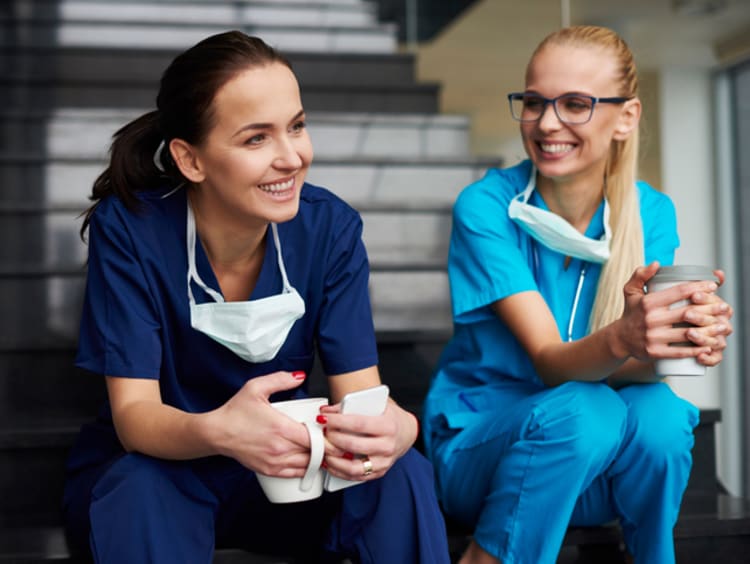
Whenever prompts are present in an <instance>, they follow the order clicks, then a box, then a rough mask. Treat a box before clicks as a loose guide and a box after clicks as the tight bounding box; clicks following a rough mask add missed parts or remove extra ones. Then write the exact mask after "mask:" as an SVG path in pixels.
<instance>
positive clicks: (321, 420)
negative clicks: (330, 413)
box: [315, 415, 328, 425]
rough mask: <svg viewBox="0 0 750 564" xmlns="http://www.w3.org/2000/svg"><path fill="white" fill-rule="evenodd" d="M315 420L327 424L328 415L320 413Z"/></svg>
mask: <svg viewBox="0 0 750 564" xmlns="http://www.w3.org/2000/svg"><path fill="white" fill-rule="evenodd" d="M315 421H317V422H318V423H320V424H321V425H325V424H326V423H328V417H326V416H325V415H318V416H317V417H316V418H315Z"/></svg>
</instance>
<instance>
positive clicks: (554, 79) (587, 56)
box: [526, 45, 619, 96]
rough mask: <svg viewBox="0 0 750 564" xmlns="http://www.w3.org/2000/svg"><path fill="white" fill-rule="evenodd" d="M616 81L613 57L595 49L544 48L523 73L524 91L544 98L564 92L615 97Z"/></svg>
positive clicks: (615, 65) (606, 50)
mask: <svg viewBox="0 0 750 564" xmlns="http://www.w3.org/2000/svg"><path fill="white" fill-rule="evenodd" d="M618 80H619V77H618V73H617V60H616V58H615V56H614V54H613V53H612V51H610V50H608V49H603V48H596V47H581V46H573V45H547V46H546V47H544V48H543V49H542V50H541V51H539V52H538V53H537V54H536V55H535V56H534V57H533V58H532V59H531V61H530V62H529V66H528V67H527V69H526V89H527V90H535V91H538V92H539V93H540V94H544V95H547V96H557V95H559V94H564V93H565V92H581V93H586V94H591V95H593V96H614V95H616V93H617V91H618V90H619V84H618Z"/></svg>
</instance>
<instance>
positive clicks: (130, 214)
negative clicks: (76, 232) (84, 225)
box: [89, 190, 187, 246]
mask: <svg viewBox="0 0 750 564" xmlns="http://www.w3.org/2000/svg"><path fill="white" fill-rule="evenodd" d="M165 196H166V197H165ZM186 206H187V203H186V196H185V191H184V190H178V191H176V192H169V191H168V190H160V191H154V192H144V193H139V194H138V197H137V202H136V206H135V207H129V206H126V205H125V204H124V203H123V201H122V200H120V199H119V198H118V197H116V196H113V195H110V196H106V197H104V198H102V199H101V200H100V201H99V202H97V204H96V207H95V208H94V210H93V212H92V214H91V218H90V223H89V235H90V238H91V239H97V238H98V239H100V240H101V239H106V240H108V241H110V242H114V241H119V242H120V243H121V244H123V243H125V241H129V242H130V243H128V244H130V245H134V246H140V245H141V244H144V245H149V246H154V245H156V244H158V242H159V241H162V242H163V241H164V240H165V237H167V236H172V235H174V236H177V235H178V234H179V233H182V232H183V231H184V221H185V210H186Z"/></svg>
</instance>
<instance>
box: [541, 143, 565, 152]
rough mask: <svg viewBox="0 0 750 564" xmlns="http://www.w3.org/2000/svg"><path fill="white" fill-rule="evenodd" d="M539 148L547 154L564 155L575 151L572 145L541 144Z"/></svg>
mask: <svg viewBox="0 0 750 564" xmlns="http://www.w3.org/2000/svg"><path fill="white" fill-rule="evenodd" d="M539 146H540V147H541V149H542V151H544V152H545V153H564V152H565V151H570V150H571V149H573V145H571V144H570V143H540V144H539Z"/></svg>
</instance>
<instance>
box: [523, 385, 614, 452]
mask: <svg viewBox="0 0 750 564" xmlns="http://www.w3.org/2000/svg"><path fill="white" fill-rule="evenodd" d="M554 391H555V392H556V393H553V394H551V395H550V396H549V397H548V398H546V399H545V400H544V401H543V402H542V403H540V404H539V405H537V406H535V407H534V409H533V410H532V413H531V416H530V420H529V425H528V426H527V428H528V429H529V430H530V431H531V432H532V436H534V438H537V437H538V438H541V439H542V440H543V441H563V442H564V443H565V453H566V456H571V457H576V458H579V459H581V460H586V459H590V458H592V457H598V456H611V455H612V454H613V453H614V452H615V451H616V450H617V448H618V447H619V445H620V443H621V441H622V437H623V434H624V429H625V423H626V420H627V408H626V406H625V403H624V402H623V401H622V400H621V399H620V398H619V397H618V395H617V393H616V392H615V391H614V390H613V389H612V388H610V387H609V386H607V385H604V384H599V383H586V382H569V383H567V384H564V385H562V386H560V387H559V388H556V389H555V390H554Z"/></svg>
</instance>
